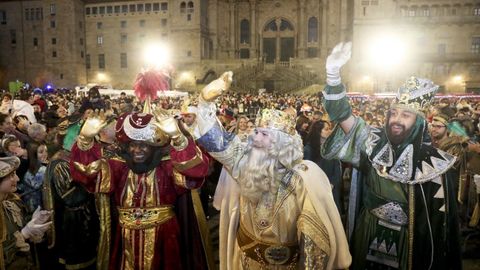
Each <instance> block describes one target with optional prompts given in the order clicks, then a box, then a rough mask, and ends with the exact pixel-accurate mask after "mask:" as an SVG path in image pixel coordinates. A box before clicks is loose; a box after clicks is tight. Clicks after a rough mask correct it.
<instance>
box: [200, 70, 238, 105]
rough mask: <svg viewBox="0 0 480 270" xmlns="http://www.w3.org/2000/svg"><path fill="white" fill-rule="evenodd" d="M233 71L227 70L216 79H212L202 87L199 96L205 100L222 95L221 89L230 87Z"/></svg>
mask: <svg viewBox="0 0 480 270" xmlns="http://www.w3.org/2000/svg"><path fill="white" fill-rule="evenodd" d="M232 77H233V72H231V71H227V72H225V73H223V74H222V76H220V77H219V78H218V79H216V80H214V81H212V82H211V83H209V84H208V85H207V86H205V87H204V88H203V89H202V92H201V93H200V95H201V97H202V98H203V100H205V101H214V100H215V99H216V98H217V97H219V96H220V95H222V93H223V91H227V90H228V88H230V85H231V84H232V80H233V78H232Z"/></svg>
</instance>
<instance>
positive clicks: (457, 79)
mask: <svg viewBox="0 0 480 270" xmlns="http://www.w3.org/2000/svg"><path fill="white" fill-rule="evenodd" d="M452 81H453V82H454V83H456V84H461V83H462V82H463V77H462V75H457V76H454V77H453V80H452Z"/></svg>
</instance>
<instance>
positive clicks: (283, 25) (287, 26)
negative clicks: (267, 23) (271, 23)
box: [280, 19, 293, 31]
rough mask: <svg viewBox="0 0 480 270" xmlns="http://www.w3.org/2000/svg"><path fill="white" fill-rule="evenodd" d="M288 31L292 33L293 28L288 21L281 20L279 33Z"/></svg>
mask: <svg viewBox="0 0 480 270" xmlns="http://www.w3.org/2000/svg"><path fill="white" fill-rule="evenodd" d="M285 30H290V31H293V26H292V24H290V23H289V22H288V21H286V20H284V19H282V21H281V23H280V31H285Z"/></svg>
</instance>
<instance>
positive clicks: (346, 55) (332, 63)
mask: <svg viewBox="0 0 480 270" xmlns="http://www.w3.org/2000/svg"><path fill="white" fill-rule="evenodd" d="M351 56H352V42H346V43H343V42H341V43H339V44H337V46H335V48H333V50H332V53H330V55H329V56H328V57H327V62H326V64H325V68H326V70H327V84H328V85H330V86H337V85H339V84H340V83H341V82H342V80H341V78H340V68H341V67H342V66H343V65H345V63H347V62H348V60H349V59H350V57H351Z"/></svg>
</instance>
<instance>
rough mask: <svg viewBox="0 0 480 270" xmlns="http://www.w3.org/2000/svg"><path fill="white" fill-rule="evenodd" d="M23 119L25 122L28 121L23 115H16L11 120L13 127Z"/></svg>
mask: <svg viewBox="0 0 480 270" xmlns="http://www.w3.org/2000/svg"><path fill="white" fill-rule="evenodd" d="M21 118H23V119H25V120H28V117H27V116H25V115H23V114H19V115H16V116H15V117H14V118H13V123H14V124H15V125H18V123H20V119H21Z"/></svg>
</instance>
